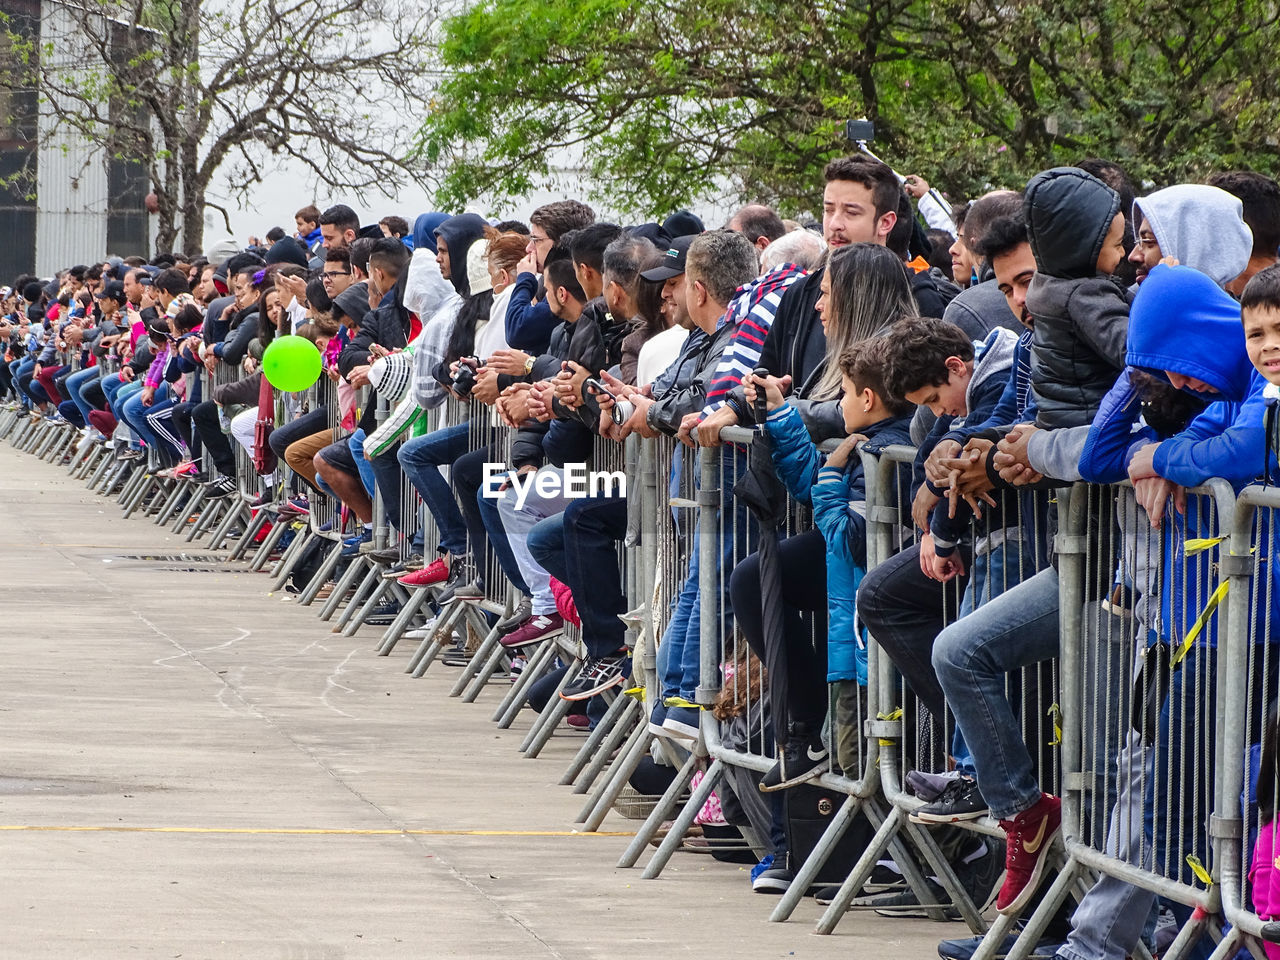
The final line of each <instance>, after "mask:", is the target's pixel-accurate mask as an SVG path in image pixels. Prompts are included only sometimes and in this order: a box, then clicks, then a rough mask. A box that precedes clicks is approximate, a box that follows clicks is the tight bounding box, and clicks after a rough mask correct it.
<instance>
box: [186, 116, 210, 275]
mask: <svg viewBox="0 0 1280 960" xmlns="http://www.w3.org/2000/svg"><path fill="white" fill-rule="evenodd" d="M199 147H200V144H199V141H192V142H188V143H184V144H183V146H182V249H183V251H184V252H186V253H198V252H200V251H202V250H204V194H205V190H206V189H207V188H208V184H207V183H204V182H202V181H201V179H200V174H199V163H198V157H199Z"/></svg>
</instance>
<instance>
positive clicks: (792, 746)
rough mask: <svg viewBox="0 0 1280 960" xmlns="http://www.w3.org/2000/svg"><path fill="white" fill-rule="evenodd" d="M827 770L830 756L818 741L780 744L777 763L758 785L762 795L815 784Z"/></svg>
mask: <svg viewBox="0 0 1280 960" xmlns="http://www.w3.org/2000/svg"><path fill="white" fill-rule="evenodd" d="M830 769H831V756H830V754H828V753H827V748H826V747H825V746H823V745H822V740H821V739H820V738H819V737H816V736H815V737H808V738H804V739H799V738H792V739H790V740H787V741H786V742H785V743H783V744H782V748H781V750H780V751H779V754H778V761H777V762H776V763H775V764H774V765H773V766H772V767H770V768H769V770H768V772H767V773H765V775H764V777H763V778H762V779H761V781H760V791H761V792H762V793H772V792H773V791H775V790H785V789H786V788H787V787H794V786H796V785H797V784H801V783H807V782H808V781H810V780H816V779H818V777H820V776H822V775H823V774H824V773H826V772H827V771H828V770H830Z"/></svg>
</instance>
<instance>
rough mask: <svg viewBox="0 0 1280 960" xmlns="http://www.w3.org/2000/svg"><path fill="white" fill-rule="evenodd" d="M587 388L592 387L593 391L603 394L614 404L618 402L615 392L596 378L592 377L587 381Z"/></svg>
mask: <svg viewBox="0 0 1280 960" xmlns="http://www.w3.org/2000/svg"><path fill="white" fill-rule="evenodd" d="M587 386H588V387H590V388H591V389H592V390H594V391H595V392H596V393H603V394H604V395H605V396H606V397H608V398H609V399H610V400H612V401H613V402H614V403H617V402H618V398H617V397H616V396H614V393H613V391H612V390H610V389H609V388H608V387H606V386H605V385H604V384H603V383H601V382H600V381H599V380H597V379H595V377H592V378H591V379H589V380H588V381H587Z"/></svg>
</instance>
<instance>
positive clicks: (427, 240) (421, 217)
mask: <svg viewBox="0 0 1280 960" xmlns="http://www.w3.org/2000/svg"><path fill="white" fill-rule="evenodd" d="M448 219H449V214H447V213H438V212H436V211H434V210H433V211H432V212H431V213H420V214H418V219H417V220H414V221H413V232H412V234H411V237H412V239H413V247H412V249H414V250H421V249H422V248H423V247H425V248H426V249H428V250H430V251H431V252H432V253H435V252H436V228H437V227H438V226H440V224H442V223H444V222H445V221H446V220H448Z"/></svg>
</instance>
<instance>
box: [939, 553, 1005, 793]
mask: <svg viewBox="0 0 1280 960" xmlns="http://www.w3.org/2000/svg"><path fill="white" fill-rule="evenodd" d="M1021 561H1022V544H1021V543H1020V542H1019V541H1017V540H1006V541H1005V542H1004V543H1003V544H1002V545H1001V546H999V547H997V548H996V549H995V550H992V551H991V552H990V553H983V554H979V555H977V556H975V557H974V558H973V569H971V570H970V571H969V584H968V586H967V587H965V591H964V597H963V598H962V599H961V601H960V616H961V617H967V616H968V615H969V614H971V613H973V611H974V610H975V609H976V608H977V607H980V606H981V605H982V604H984V603H987V602H988V601H989V600H991V599H992V598H993V597H998V596H999V595H1000V594H1002V593H1004V591H1006V590H1008V589H1009V588H1010V587H1013V586H1015V585H1016V584H1018V583H1019V582H1020V581H1021V580H1022V562H1021ZM951 756H952V757H954V758H955V761H956V770H957V771H959V772H960V773H961V774H963V775H964V776H966V777H972V778H974V779H977V771H976V770H975V769H974V766H973V755H972V754H971V753H970V752H969V746H968V744H966V743H965V742H964V735H963V734H962V733H961V732H960V727H959V725H957V726H956V728H955V730H954V731H953V732H952V737H951Z"/></svg>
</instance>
